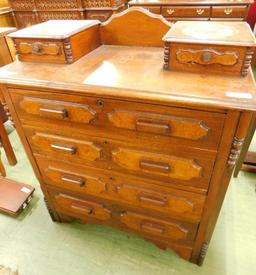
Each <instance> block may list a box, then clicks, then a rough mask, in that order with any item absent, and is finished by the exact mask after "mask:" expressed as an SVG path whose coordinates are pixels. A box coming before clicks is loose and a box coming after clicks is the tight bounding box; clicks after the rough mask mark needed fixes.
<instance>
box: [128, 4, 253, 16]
mask: <svg viewBox="0 0 256 275" xmlns="http://www.w3.org/2000/svg"><path fill="white" fill-rule="evenodd" d="M251 3H253V0H232V1H230V0H190V1H187V0H154V1H151V0H131V1H129V3H128V4H129V6H130V7H142V8H145V9H147V10H149V11H151V12H153V13H156V14H162V15H163V16H164V17H165V18H166V19H167V20H170V21H177V20H200V21H202V20H214V21H243V20H246V17H247V13H248V9H249V7H250V4H251Z"/></svg>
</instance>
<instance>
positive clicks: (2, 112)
mask: <svg viewBox="0 0 256 275" xmlns="http://www.w3.org/2000/svg"><path fill="white" fill-rule="evenodd" d="M14 31H16V28H13V27H0V67H1V66H4V65H7V64H9V63H11V62H13V60H14V59H15V54H16V51H15V48H14V45H13V42H12V41H11V39H10V38H7V37H6V35H7V34H9V33H11V32H14ZM0 101H1V105H0V140H1V143H2V145H3V147H4V150H5V153H6V156H7V159H8V161H9V163H10V165H15V164H16V163H17V160H16V157H15V154H14V152H13V149H12V146H11V144H10V141H9V138H8V134H7V132H6V130H5V128H4V122H6V121H7V120H8V119H10V120H11V121H12V118H11V116H10V112H9V109H8V107H7V105H6V103H5V100H4V97H3V95H2V91H1V88H0ZM0 162H1V160H0ZM0 170H1V174H2V176H5V169H4V166H3V164H2V163H0Z"/></svg>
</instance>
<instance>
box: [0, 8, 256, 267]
mask: <svg viewBox="0 0 256 275" xmlns="http://www.w3.org/2000/svg"><path fill="white" fill-rule="evenodd" d="M131 23H132V26H135V27H134V28H130V26H131ZM128 26H129V27H128ZM169 27H170V25H168V23H167V22H166V21H165V20H162V19H160V18H158V16H156V15H152V14H149V13H148V12H147V11H141V10H138V9H132V10H130V11H125V12H123V13H121V14H118V15H115V16H113V18H112V20H109V21H107V22H106V23H104V24H102V25H101V27H100V29H99V31H100V32H101V35H100V37H101V44H102V45H101V46H100V47H98V48H97V49H95V50H93V51H92V52H91V53H89V54H88V55H86V56H84V57H83V58H81V59H80V60H78V61H77V62H75V63H73V64H69V65H64V64H42V63H41V64H38V63H31V62H29V63H25V62H24V63H22V62H15V63H12V64H10V65H8V66H6V67H4V68H3V69H0V83H1V87H2V89H3V92H4V96H5V98H6V101H7V103H8V105H9V107H10V109H11V113H12V115H13V118H14V121H15V123H16V127H17V131H18V134H19V136H20V138H21V140H22V143H23V145H24V147H25V150H26V152H27V155H28V157H29V159H30V161H31V163H32V166H33V168H34V171H35V173H36V175H37V178H38V179H39V181H40V183H41V188H42V191H43V193H44V196H45V200H46V203H47V206H48V209H49V212H50V215H51V217H52V219H53V220H54V221H59V222H68V221H72V220H74V219H75V220H78V221H80V222H82V223H99V224H104V225H109V226H113V227H116V228H120V229H122V230H126V231H129V232H133V233H136V234H138V235H141V236H142V237H144V238H145V239H146V240H149V241H152V242H154V243H156V244H157V245H158V246H159V247H161V248H166V247H169V248H172V249H174V250H175V251H176V252H177V253H178V254H179V255H180V256H181V257H183V258H184V259H187V260H189V261H191V262H194V263H197V264H199V265H200V264H202V262H203V259H204V257H205V254H206V251H207V247H208V244H209V241H210V239H211V236H212V233H213V229H214V226H215V223H216V220H217V217H218V214H219V211H220V208H221V205H222V202H223V199H224V196H225V193H226V190H227V187H228V184H229V181H230V177H231V174H232V170H233V167H234V165H235V163H236V159H237V157H238V155H239V151H240V148H241V146H242V144H243V140H244V138H245V136H246V134H247V129H248V125H249V123H250V121H251V118H252V115H253V113H254V112H255V111H256V89H255V84H254V80H253V75H252V72H251V70H250V71H249V74H248V75H247V76H245V77H237V76H223V75H204V74H199V73H184V72H173V71H164V70H163V51H164V49H163V42H162V40H161V37H162V36H163V35H164V34H165V33H166V32H167V31H168V29H169ZM152 33H154V35H152ZM142 34H143V35H142ZM238 222H239V221H238Z"/></svg>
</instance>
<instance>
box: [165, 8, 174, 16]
mask: <svg viewBox="0 0 256 275" xmlns="http://www.w3.org/2000/svg"><path fill="white" fill-rule="evenodd" d="M166 11H167V13H168V14H169V15H172V14H173V13H174V12H175V10H174V9H168V10H166Z"/></svg>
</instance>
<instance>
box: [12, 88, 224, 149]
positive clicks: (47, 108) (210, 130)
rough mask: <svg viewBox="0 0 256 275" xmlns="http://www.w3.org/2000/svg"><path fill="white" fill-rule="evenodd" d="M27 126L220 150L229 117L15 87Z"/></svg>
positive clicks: (18, 107) (15, 98) (14, 98)
mask: <svg viewBox="0 0 256 275" xmlns="http://www.w3.org/2000/svg"><path fill="white" fill-rule="evenodd" d="M10 94H11V97H12V101H13V103H14V106H15V109H16V111H17V113H18V115H19V118H20V120H21V122H22V123H23V124H30V125H32V124H33V125H36V126H43V127H50V128H51V127H52V125H54V127H55V126H56V125H58V127H67V128H68V129H67V132H69V131H71V132H75V131H83V132H86V133H91V132H93V133H94V134H95V135H98V136H103V135H104V137H110V138H111V137H114V138H116V139H118V140H127V139H133V140H136V142H141V143H142V144H145V143H148V144H150V146H151V147H156V148H158V147H159V144H161V145H162V146H166V147H167V146H168V147H169V146H173V144H174V143H176V144H177V142H178V144H179V145H180V146H183V145H184V146H192V147H196V148H206V149H212V150H216V149H217V147H218V143H219V140H220V137H221V134H222V129H223V124H224V120H225V114H221V113H214V112H204V111H197V110H190V109H182V108H174V107H167V106H161V105H153V104H142V103H133V102H126V101H119V100H110V99H101V98H92V97H80V96H70V95H66V94H52V93H47V92H36V91H28V90H19V89H11V93H10Z"/></svg>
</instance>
